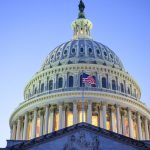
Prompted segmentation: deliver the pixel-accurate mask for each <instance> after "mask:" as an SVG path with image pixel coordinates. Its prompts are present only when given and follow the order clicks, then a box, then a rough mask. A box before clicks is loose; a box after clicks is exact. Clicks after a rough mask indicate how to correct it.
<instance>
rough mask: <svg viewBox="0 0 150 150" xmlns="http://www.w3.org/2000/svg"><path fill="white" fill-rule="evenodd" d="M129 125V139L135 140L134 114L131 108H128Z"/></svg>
mask: <svg viewBox="0 0 150 150" xmlns="http://www.w3.org/2000/svg"><path fill="white" fill-rule="evenodd" d="M128 123H129V137H130V138H133V124H132V112H131V110H130V108H128Z"/></svg>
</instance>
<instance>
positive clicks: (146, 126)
mask: <svg viewBox="0 0 150 150" xmlns="http://www.w3.org/2000/svg"><path fill="white" fill-rule="evenodd" d="M144 125H145V134H146V140H149V131H148V120H147V118H146V117H145V118H144Z"/></svg>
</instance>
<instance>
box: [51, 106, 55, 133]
mask: <svg viewBox="0 0 150 150" xmlns="http://www.w3.org/2000/svg"><path fill="white" fill-rule="evenodd" d="M53 127H54V106H51V107H50V132H53Z"/></svg>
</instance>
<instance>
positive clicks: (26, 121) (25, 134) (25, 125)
mask: <svg viewBox="0 0 150 150" xmlns="http://www.w3.org/2000/svg"><path fill="white" fill-rule="evenodd" d="M27 129H28V113H26V114H25V118H24V130H23V140H27Z"/></svg>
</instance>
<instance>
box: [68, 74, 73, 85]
mask: <svg viewBox="0 0 150 150" xmlns="http://www.w3.org/2000/svg"><path fill="white" fill-rule="evenodd" d="M69 87H73V76H69Z"/></svg>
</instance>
